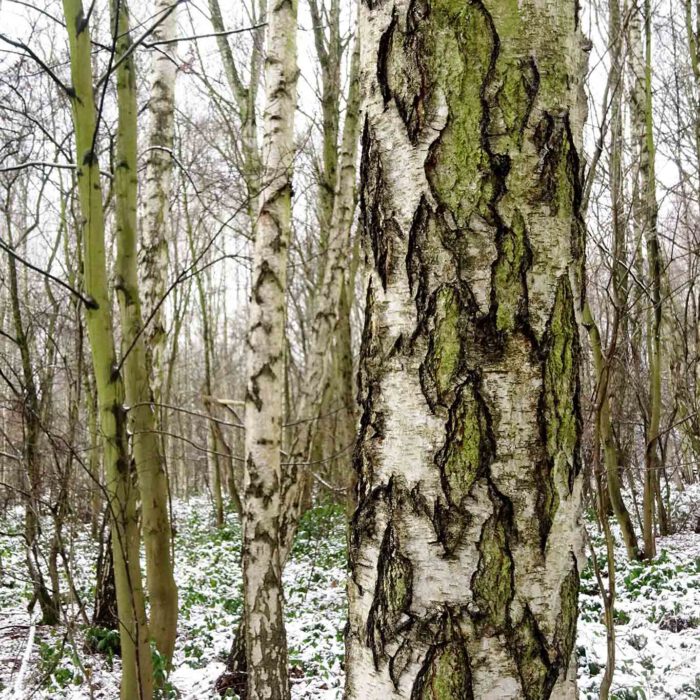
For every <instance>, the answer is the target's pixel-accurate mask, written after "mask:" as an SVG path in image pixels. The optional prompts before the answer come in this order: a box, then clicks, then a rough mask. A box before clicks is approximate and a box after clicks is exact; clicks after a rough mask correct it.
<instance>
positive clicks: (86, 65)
mask: <svg viewBox="0 0 700 700" xmlns="http://www.w3.org/2000/svg"><path fill="white" fill-rule="evenodd" d="M63 10H64V14H65V18H66V28H67V31H68V40H69V44H70V62H71V78H72V83H73V84H72V91H71V95H70V96H71V102H72V107H73V123H74V126H75V141H76V159H75V162H76V163H78V164H79V167H78V170H77V178H78V197H79V200H80V209H81V213H82V217H83V228H84V233H83V245H84V256H83V257H84V266H85V273H84V284H85V294H86V296H87V297H88V299H89V305H88V307H87V309H86V316H87V328H88V335H89V339H90V346H91V352H92V363H93V369H94V373H95V384H96V389H97V398H98V404H99V405H98V411H99V417H100V420H99V423H100V429H101V434H102V448H103V461H104V466H105V478H106V482H107V488H106V491H107V499H108V504H109V508H110V515H111V522H112V547H113V556H114V578H115V585H116V589H117V608H118V611H119V625H120V626H119V632H120V639H121V650H122V680H121V698H122V700H134V699H138V700H151V698H152V696H153V673H152V663H151V648H150V645H149V635H148V624H147V621H146V608H145V602H144V594H143V587H142V581H141V565H140V563H139V527H138V519H137V514H136V489H135V487H134V484H133V482H132V474H131V467H130V460H129V452H128V445H127V434H126V412H125V410H124V408H125V406H124V403H125V396H124V383H123V380H122V377H121V374H120V373H119V371H118V369H117V368H118V364H117V359H116V353H115V343H114V331H113V324H112V313H111V303H110V298H109V288H108V283H107V261H106V255H105V240H104V232H105V221H104V209H103V204H102V187H101V184H100V170H99V163H98V160H97V154H96V153H95V143H94V137H95V133H96V128H97V115H96V110H95V98H94V91H93V85H92V61H91V50H92V47H91V43H90V32H89V25H88V20H89V18H86V17H85V14H84V12H83V7H82V2H81V0H64V2H63Z"/></svg>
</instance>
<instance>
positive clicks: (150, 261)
mask: <svg viewBox="0 0 700 700" xmlns="http://www.w3.org/2000/svg"><path fill="white" fill-rule="evenodd" d="M154 14H155V17H156V20H160V19H161V18H162V17H164V19H163V20H162V21H161V22H160V23H159V24H158V25H157V26H156V27H155V28H154V30H153V34H152V36H153V41H160V42H167V41H171V40H173V39H175V38H177V5H175V4H173V1H172V0H155V3H154ZM176 47H177V44H176V43H175V42H174V41H173V43H165V44H162V45H161V46H159V48H158V50H157V51H154V52H153V60H152V63H151V74H150V96H149V100H148V106H147V112H148V117H149V125H148V136H147V142H148V151H147V156H146V175H145V192H144V205H143V222H142V227H141V248H140V251H139V254H140V259H139V263H140V264H139V270H140V272H141V281H142V289H143V307H144V315H145V317H146V318H149V317H150V316H151V315H153V317H152V318H151V320H150V323H149V325H148V327H147V329H146V343H147V348H148V352H149V354H150V357H151V367H152V369H153V372H152V375H153V377H152V386H153V396H154V398H155V400H156V402H160V401H162V390H163V386H162V385H163V380H164V367H163V364H164V362H163V361H164V357H165V352H166V342H165V340H166V338H165V316H164V313H163V308H162V306H161V303H162V300H163V298H164V296H165V288H166V283H167V275H168V221H169V213H170V212H169V204H170V196H171V193H172V172H173V165H172V164H173V156H172V149H173V142H174V137H175V131H174V119H173V115H174V111H175V77H176V74H177V60H176V54H177V49H176Z"/></svg>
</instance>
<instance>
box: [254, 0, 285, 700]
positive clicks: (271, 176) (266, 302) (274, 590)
mask: <svg viewBox="0 0 700 700" xmlns="http://www.w3.org/2000/svg"><path fill="white" fill-rule="evenodd" d="M267 20H268V26H267V32H268V33H267V46H266V49H267V51H266V56H265V87H266V94H265V112H264V127H263V147H262V154H263V156H262V164H263V167H262V173H261V174H262V182H263V190H262V192H261V194H260V210H259V213H258V218H257V221H256V226H255V246H254V254H253V275H252V289H251V298H250V311H249V321H248V324H249V325H248V336H247V344H248V348H247V350H248V370H247V377H248V381H247V391H246V399H245V455H246V463H245V473H244V497H243V508H244V518H243V590H244V610H245V621H246V658H247V665H248V697H249V698H251V700H258V698H261V699H262V698H270V699H271V700H284V699H286V698H289V678H288V674H287V640H286V633H285V629H284V594H283V590H282V559H281V556H280V518H281V505H282V499H281V482H282V464H281V455H280V448H281V439H282V422H283V407H284V387H285V347H286V339H285V303H286V289H287V252H288V247H289V239H290V235H291V217H292V168H293V160H294V150H295V149H294V115H295V111H296V99H297V95H296V81H297V74H298V70H297V61H296V55H297V50H296V22H297V2H296V0H283V1H282V2H276V1H274V2H271V3H270V5H269V7H268V13H267Z"/></svg>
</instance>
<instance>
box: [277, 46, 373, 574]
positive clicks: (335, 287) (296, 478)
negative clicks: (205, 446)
mask: <svg viewBox="0 0 700 700" xmlns="http://www.w3.org/2000/svg"><path fill="white" fill-rule="evenodd" d="M359 58H360V44H359V41H356V43H355V49H354V51H353V55H352V59H351V66H350V80H349V84H350V88H349V91H348V107H347V112H346V115H345V124H344V127H343V139H342V144H341V148H340V157H339V159H338V166H337V171H338V172H337V176H336V178H337V180H336V186H335V192H336V193H335V196H334V199H333V212H332V214H331V226H330V231H331V235H330V236H329V239H328V241H327V251H326V258H327V260H326V264H325V266H324V275H323V279H322V280H321V283H320V293H319V295H318V299H317V305H316V306H317V308H316V310H315V313H314V318H313V321H312V323H311V329H310V333H309V336H310V338H309V357H308V360H307V365H306V368H305V372H304V377H303V380H302V382H301V386H300V397H299V405H300V410H299V415H300V416H301V417H302V419H303V421H304V422H303V423H301V429H300V430H299V433H298V434H297V436H296V438H295V446H294V450H293V454H294V460H293V462H294V463H293V464H290V465H289V466H288V468H287V469H286V470H285V479H284V481H283V485H284V488H283V494H284V508H283V519H282V549H283V560H282V561H283V563H284V562H285V561H286V559H287V556H288V555H289V552H290V551H291V548H292V544H293V542H294V534H295V532H296V528H297V525H298V524H299V518H300V517H301V513H302V506H303V493H304V483H305V481H306V480H308V478H309V474H308V470H307V468H306V466H305V462H308V461H309V459H310V455H311V451H312V448H313V443H314V437H315V433H316V430H317V426H318V417H319V416H320V415H322V412H323V403H322V398H323V396H324V395H325V394H326V389H327V387H328V386H329V382H330V381H331V379H332V369H333V356H332V341H333V337H334V335H336V332H337V329H338V325H339V323H340V322H341V320H342V319H341V317H340V313H341V311H342V308H341V303H342V295H343V290H344V287H345V284H346V281H347V280H346V277H347V273H348V269H347V268H348V258H347V254H348V249H349V247H350V232H351V229H352V218H353V212H354V205H355V200H354V192H355V175H356V165H355V161H356V156H357V141H358V138H357V137H358V126H359V116H360V115H359V110H360V91H359V80H358V78H359ZM309 418H313V419H314V420H309Z"/></svg>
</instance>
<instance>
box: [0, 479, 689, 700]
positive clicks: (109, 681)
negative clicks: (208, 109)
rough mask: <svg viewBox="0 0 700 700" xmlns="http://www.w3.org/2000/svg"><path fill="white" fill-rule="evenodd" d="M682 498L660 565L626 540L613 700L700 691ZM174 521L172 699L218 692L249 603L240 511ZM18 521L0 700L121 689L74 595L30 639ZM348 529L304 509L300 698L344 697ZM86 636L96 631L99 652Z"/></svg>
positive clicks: (200, 502) (82, 568) (593, 615)
mask: <svg viewBox="0 0 700 700" xmlns="http://www.w3.org/2000/svg"><path fill="white" fill-rule="evenodd" d="M676 500H677V503H676V505H675V509H676V517H677V518H679V519H680V520H681V521H684V523H685V527H686V530H685V531H683V532H680V533H679V534H676V535H674V536H672V537H668V538H664V539H661V540H659V548H658V549H659V556H658V557H657V559H656V560H655V561H654V562H653V563H651V564H629V563H627V562H626V560H625V557H624V550H623V549H622V547H621V545H620V543H619V542H618V546H617V550H616V561H617V563H618V564H617V572H616V584H617V589H618V600H617V604H616V622H617V625H616V633H617V663H616V671H615V678H614V682H613V697H614V698H617V700H652V699H658V700H662V699H666V698H674V699H675V698H688V699H691V698H700V535H696V534H693V533H692V531H691V530H692V526H694V524H695V523H694V518H695V517H696V516H695V514H696V513H697V506H698V503H700V486H698V487H697V488H694V489H691V490H688V491H686V492H685V493H684V494H682V495H681V496H679V497H677V499H676ZM693 509H695V510H693ZM175 525H176V528H177V540H176V546H177V550H176V557H177V561H176V577H177V581H178V586H179V591H180V627H179V638H178V642H177V648H176V652H175V658H174V670H173V672H172V674H171V675H170V677H169V678H168V680H167V683H166V685H165V687H164V692H163V694H162V697H163V698H181V700H208V699H211V700H214V699H215V698H217V697H218V696H217V695H216V694H215V693H214V692H213V685H214V681H215V680H216V678H217V677H218V675H219V674H220V673H221V671H222V670H223V668H224V659H225V656H226V653H227V651H228V649H229V646H230V643H231V635H232V634H233V631H234V630H235V628H236V623H237V621H238V619H239V616H240V613H241V574H240V545H239V539H240V531H239V527H238V524H237V522H236V519H235V516H233V515H229V516H228V517H227V520H226V524H225V527H223V528H222V529H220V530H216V529H215V528H214V527H213V526H212V522H211V508H210V506H209V504H208V503H207V501H206V500H205V499H200V498H198V499H192V500H191V501H189V503H185V502H178V503H176V505H175ZM21 526H22V517H21V511H19V510H17V511H13V512H12V513H11V514H10V515H9V516H8V517H7V518H6V519H5V520H3V521H0V700H10V699H13V700H14V699H15V698H16V699H17V700H19V699H20V698H22V699H24V698H36V699H37V700H49V699H51V700H54V699H56V700H60V699H70V700H88V699H90V698H94V699H95V700H101V699H104V700H113V699H114V698H117V697H118V675H119V658H118V657H117V656H114V655H111V654H109V653H96V652H95V651H94V647H95V645H97V644H100V645H101V647H102V649H103V650H105V651H106V652H109V649H110V648H111V643H112V641H113V639H112V637H110V636H109V635H107V636H104V635H103V634H100V633H99V631H95V630H92V631H90V630H89V629H87V628H86V626H85V625H84V624H83V622H82V620H81V617H80V614H79V606H78V605H76V604H75V603H74V602H72V601H71V602H70V603H69V602H68V601H66V602H65V606H66V607H65V610H66V612H67V617H68V619H70V620H71V622H70V624H68V625H63V626H61V627H59V628H56V629H50V628H47V627H44V626H37V627H36V629H35V634H34V639H33V642H32V644H31V648H30V647H29V645H28V641H29V639H30V635H31V633H32V619H31V618H30V615H29V613H28V612H27V609H26V605H27V601H28V599H29V595H28V591H29V586H28V583H27V581H26V575H25V573H24V558H23V554H22V548H21V540H20V539H19V538H17V537H16V533H19V532H21ZM591 537H592V539H593V542H594V547H595V549H596V552H597V556H598V558H599V560H600V562H601V567H602V568H603V570H604V569H605V566H604V563H605V562H604V560H603V552H604V547H603V542H602V540H601V539H600V537H599V536H597V534H596V533H595V531H594V529H593V528H592V530H591ZM65 538H66V540H67V541H68V542H69V544H68V546H69V548H70V549H71V552H72V557H73V559H74V561H75V564H74V567H73V576H74V578H75V583H76V588H77V590H78V594H79V597H80V598H81V599H82V601H83V602H84V603H85V606H86V613H87V615H88V616H89V615H90V612H91V603H90V601H91V599H92V593H93V584H94V558H95V546H94V544H93V543H92V542H91V541H90V538H89V533H88V532H87V529H86V528H85V527H84V526H82V525H78V524H73V525H72V526H71V527H70V528H68V531H67V532H66V533H65ZM345 538H346V533H345V516H344V513H343V512H342V510H341V509H340V508H338V507H334V506H324V507H319V508H316V509H315V510H314V511H312V512H310V513H308V514H307V515H306V516H305V518H304V521H303V523H302V525H301V528H300V532H299V537H298V541H297V544H296V546H295V549H294V553H293V556H292V560H291V561H290V562H289V564H288V566H287V569H286V571H285V577H284V578H285V587H286V592H287V633H288V642H289V648H290V665H291V666H292V671H291V677H292V683H293V686H292V687H293V696H294V698H295V700H302V699H304V698H313V699H318V700H340V698H341V697H342V686H343V669H342V660H343V631H344V627H345V541H346V539H345ZM605 585H606V586H607V580H606V581H605ZM580 608H581V615H580V621H579V627H578V639H577V658H578V665H579V684H580V688H581V698H582V700H589V699H592V698H596V697H597V690H598V686H599V684H600V680H601V678H602V675H603V670H604V666H605V648H606V644H605V627H604V625H603V623H602V603H601V599H600V594H599V591H598V585H597V582H596V579H595V576H594V575H593V571H592V570H591V568H590V567H588V568H587V569H586V570H585V571H584V572H583V573H582V580H581V598H580ZM35 615H36V611H35ZM88 636H90V637H92V638H93V644H92V650H91V649H90V648H89V647H88V645H87V642H86V639H87V637H88ZM19 686H21V689H20V688H19ZM17 691H18V692H17Z"/></svg>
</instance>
